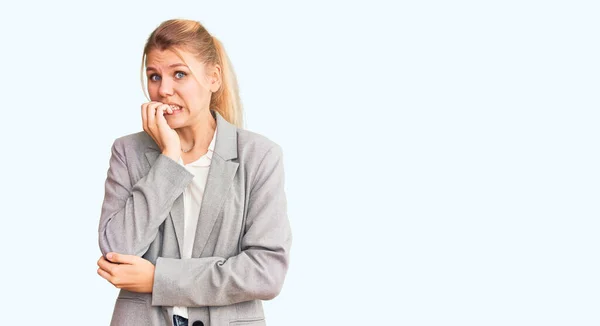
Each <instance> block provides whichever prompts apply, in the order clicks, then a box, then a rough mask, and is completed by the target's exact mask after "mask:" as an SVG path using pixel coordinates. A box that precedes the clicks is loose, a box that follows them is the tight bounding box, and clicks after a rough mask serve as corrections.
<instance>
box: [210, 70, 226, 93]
mask: <svg viewBox="0 0 600 326" xmlns="http://www.w3.org/2000/svg"><path fill="white" fill-rule="evenodd" d="M222 76H223V75H222V71H221V66H219V65H215V66H214V67H213V69H212V73H211V74H210V78H209V82H210V91H211V92H213V93H214V92H216V91H218V90H219V88H221V81H222Z"/></svg>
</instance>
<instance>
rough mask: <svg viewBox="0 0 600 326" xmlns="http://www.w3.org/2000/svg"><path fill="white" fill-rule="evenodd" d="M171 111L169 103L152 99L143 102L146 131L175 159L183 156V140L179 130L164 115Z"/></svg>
mask: <svg viewBox="0 0 600 326" xmlns="http://www.w3.org/2000/svg"><path fill="white" fill-rule="evenodd" d="M165 112H171V107H170V106H169V105H168V104H164V103H161V102H155V101H151V102H148V103H144V104H142V124H143V128H144V131H145V132H146V133H147V134H148V135H150V137H152V139H154V141H155V142H156V144H157V145H158V147H160V150H161V151H162V153H163V154H164V155H166V156H168V157H170V158H171V159H173V160H174V161H179V158H180V157H181V141H180V140H179V135H178V134H177V132H176V131H175V130H173V129H171V127H170V126H169V124H168V123H167V120H166V119H165V117H164V113H165Z"/></svg>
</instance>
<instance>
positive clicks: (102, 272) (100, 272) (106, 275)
mask: <svg viewBox="0 0 600 326" xmlns="http://www.w3.org/2000/svg"><path fill="white" fill-rule="evenodd" d="M97 272H98V275H100V276H101V277H102V278H103V279H105V280H107V281H109V282H111V279H112V275H110V274H109V273H107V272H106V271H105V270H103V269H102V268H98V271H97ZM111 283H112V282H111Z"/></svg>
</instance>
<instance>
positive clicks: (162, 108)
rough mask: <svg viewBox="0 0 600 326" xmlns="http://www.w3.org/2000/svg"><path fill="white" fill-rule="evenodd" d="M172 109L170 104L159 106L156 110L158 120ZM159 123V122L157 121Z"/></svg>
mask: <svg viewBox="0 0 600 326" xmlns="http://www.w3.org/2000/svg"><path fill="white" fill-rule="evenodd" d="M170 109H171V106H170V105H168V104H162V105H159V106H158V107H157V108H156V118H157V119H158V117H159V116H164V115H165V111H168V110H170ZM157 122H158V121H157Z"/></svg>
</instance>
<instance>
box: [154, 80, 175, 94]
mask: <svg viewBox="0 0 600 326" xmlns="http://www.w3.org/2000/svg"><path fill="white" fill-rule="evenodd" d="M158 94H159V95H160V96H162V97H169V96H172V95H173V84H172V82H171V81H170V80H169V79H168V78H164V79H162V80H161V81H160V86H159V87H158Z"/></svg>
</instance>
